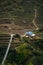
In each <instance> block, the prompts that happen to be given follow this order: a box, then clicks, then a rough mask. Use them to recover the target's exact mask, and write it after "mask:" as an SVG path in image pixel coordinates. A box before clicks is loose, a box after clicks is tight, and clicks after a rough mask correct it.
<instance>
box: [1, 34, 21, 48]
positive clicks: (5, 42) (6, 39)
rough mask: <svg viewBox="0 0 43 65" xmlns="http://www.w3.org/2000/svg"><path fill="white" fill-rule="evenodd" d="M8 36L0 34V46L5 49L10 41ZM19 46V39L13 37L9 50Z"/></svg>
mask: <svg viewBox="0 0 43 65" xmlns="http://www.w3.org/2000/svg"><path fill="white" fill-rule="evenodd" d="M10 37H11V36H10V34H0V46H2V47H7V46H8V44H9V41H10ZM19 45H20V39H19V38H17V37H16V36H13V39H12V44H11V48H14V47H16V46H19Z"/></svg>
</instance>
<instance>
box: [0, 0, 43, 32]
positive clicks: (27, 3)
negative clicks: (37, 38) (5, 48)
mask: <svg viewBox="0 0 43 65" xmlns="http://www.w3.org/2000/svg"><path fill="white" fill-rule="evenodd" d="M35 9H37V18H36V19H35V23H36V24H37V26H38V27H39V28H43V1H42V0H1V1H0V24H3V25H4V24H6V25H4V26H5V27H4V26H3V25H2V27H1V26H0V27H1V29H0V31H3V29H5V30H4V31H6V30H7V31H8V30H9V27H11V28H12V26H13V28H12V29H11V30H13V31H14V32H15V30H16V27H17V29H18V30H20V31H21V29H22V30H24V29H29V30H31V29H32V30H33V29H35V28H36V27H35V26H34V24H33V23H32V20H33V19H34V17H35ZM12 22H13V24H14V25H13V24H12ZM8 23H11V24H12V26H10V25H9V24H8ZM6 26H7V27H6ZM19 28H20V29H19ZM8 32H9V31H8Z"/></svg>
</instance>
